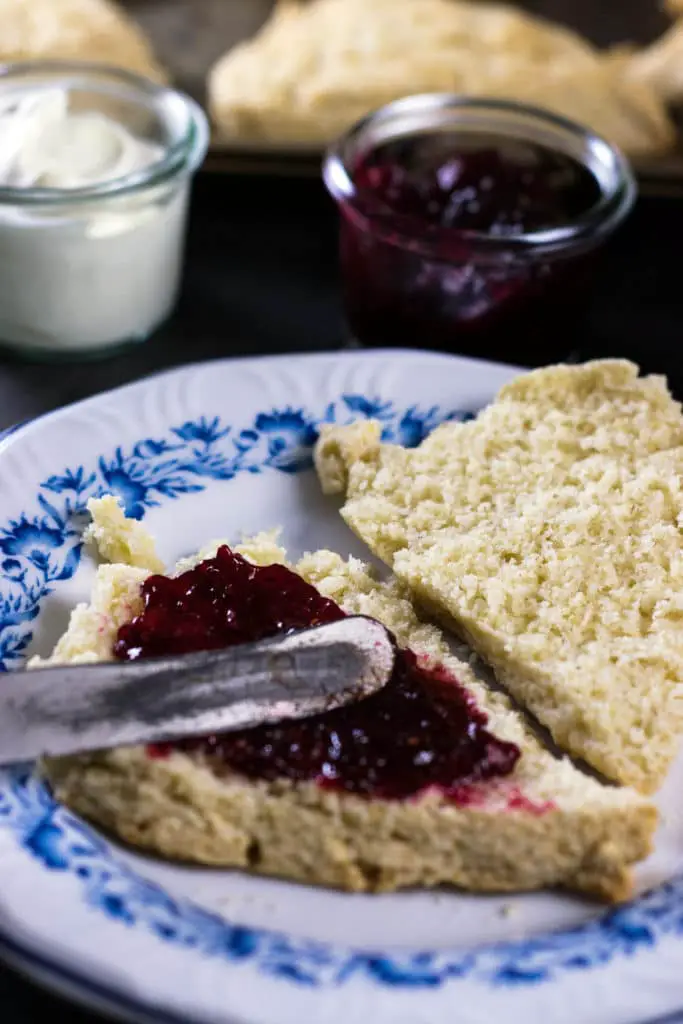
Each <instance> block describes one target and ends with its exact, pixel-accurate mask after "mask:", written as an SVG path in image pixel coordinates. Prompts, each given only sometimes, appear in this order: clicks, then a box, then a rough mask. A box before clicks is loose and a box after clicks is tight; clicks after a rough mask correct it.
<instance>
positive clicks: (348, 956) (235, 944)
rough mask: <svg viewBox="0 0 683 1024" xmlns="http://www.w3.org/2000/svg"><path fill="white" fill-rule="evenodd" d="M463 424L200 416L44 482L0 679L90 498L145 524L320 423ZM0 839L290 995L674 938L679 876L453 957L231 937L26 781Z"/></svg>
mask: <svg viewBox="0 0 683 1024" xmlns="http://www.w3.org/2000/svg"><path fill="white" fill-rule="evenodd" d="M470 415H471V413H469V412H467V413H463V412H457V411H456V412H448V413H443V412H442V411H441V410H439V409H438V408H437V407H432V408H429V409H427V410H420V409H419V408H417V407H416V406H412V407H410V408H408V409H405V410H397V409H396V408H395V406H394V404H393V403H391V402H389V401H382V400H380V399H377V398H368V397H366V396H363V395H344V396H343V397H342V399H340V401H339V402H336V403H333V404H331V405H329V406H328V407H327V408H326V409H325V410H324V412H323V414H322V415H320V416H314V415H312V414H310V413H308V412H306V411H305V410H303V409H292V408H286V409H282V410H273V411H270V412H262V413H259V414H258V415H257V416H256V417H255V418H254V421H253V423H251V424H250V425H249V426H247V427H244V428H242V429H237V428H234V427H232V426H230V425H227V424H224V423H223V421H222V420H221V419H220V418H219V417H217V416H216V417H213V418H205V417H202V418H200V419H198V420H196V421H191V422H186V423H182V424H181V425H180V426H177V427H174V428H172V429H171V430H170V431H169V432H168V433H167V435H166V436H165V437H155V438H145V439H143V440H140V441H139V442H138V443H137V444H135V445H134V446H132V448H131V449H130V450H127V451H124V450H123V449H122V448H117V449H116V450H115V451H114V453H113V454H110V455H108V456H104V455H103V456H102V457H100V459H99V460H98V462H97V465H96V466H95V467H91V468H88V469H86V468H85V467H84V466H78V467H73V468H70V469H65V470H64V471H63V472H62V473H59V474H56V475H53V476H50V477H49V478H48V479H47V480H45V481H44V483H43V484H42V486H41V488H40V491H39V493H38V495H37V499H36V508H35V509H34V510H32V511H31V512H25V513H22V514H21V515H20V516H18V517H17V518H15V519H13V520H11V521H9V522H8V523H7V524H6V525H5V526H4V527H2V528H0V573H1V574H2V575H1V577H0V579H1V581H2V586H1V587H0V670H7V669H9V668H12V667H15V666H17V665H18V664H19V663H20V662H21V659H22V657H23V654H24V652H25V649H26V647H27V645H28V643H29V642H30V639H31V623H32V622H33V620H34V619H35V618H36V616H37V614H38V612H39V609H40V605H41V602H42V600H43V599H44V598H45V597H46V596H47V595H48V594H49V593H50V592H51V591H52V590H53V588H54V585H55V584H57V583H58V582H59V581H61V580H66V579H68V578H70V577H71V576H73V574H74V573H75V572H76V569H77V568H78V565H79V562H80V556H81V540H80V537H81V532H82V520H83V512H84V510H85V505H86V502H87V500H88V499H89V498H90V497H93V496H97V495H100V494H102V493H105V492H114V493H116V494H117V495H118V496H119V497H120V498H121V500H122V502H123V504H124V506H125V509H126V512H127V513H128V515H131V516H134V517H136V518H142V517H143V516H144V515H145V512H146V511H147V509H149V508H152V507H154V506H157V505H159V504H161V503H162V502H164V501H168V500H172V499H177V498H179V497H181V496H182V495H185V494H190V493H193V492H197V491H201V490H202V489H203V488H204V487H205V486H206V485H207V482H208V481H210V480H213V481H220V480H226V481H227V480H231V479H233V478H234V477H235V476H236V475H237V474H238V473H261V472H263V471H265V470H275V471H278V472H283V473H296V472H299V471H301V470H304V469H307V468H309V467H310V465H311V447H312V444H313V442H314V441H315V439H316V437H317V434H318V429H319V427H320V424H321V423H325V422H348V421H350V420H352V419H357V418H359V417H373V418H375V419H378V420H380V422H381V423H382V427H383V437H384V439H385V440H394V441H397V442H399V443H401V444H403V445H405V446H414V445H416V444H418V443H419V442H420V441H421V440H422V439H423V437H425V436H426V435H427V434H428V433H429V431H430V430H432V429H433V428H434V427H435V426H436V425H437V424H438V423H439V422H443V421H444V420H447V419H448V420H452V419H466V418H469V417H470ZM0 827H3V828H5V829H9V830H10V832H11V834H12V835H13V836H14V837H15V839H16V841H17V842H18V843H19V844H20V846H21V847H22V848H23V849H24V850H25V851H27V852H28V853H29V854H30V855H31V857H33V858H35V859H36V860H37V861H39V862H40V863H41V865H43V866H44V867H45V868H46V869H47V870H49V871H51V872H64V873H68V874H69V875H71V876H73V877H74V878H76V879H77V880H78V881H79V882H80V884H81V887H82V894H83V898H84V899H85V901H86V903H87V904H88V905H89V906H90V907H92V908H93V909H94V910H96V911H98V912H99V913H102V914H104V915H106V917H107V918H109V919H111V920H114V921H117V922H120V923H121V925H123V926H128V927H132V926H138V927H143V928H145V929H147V930H148V931H149V932H151V933H152V934H153V935H155V936H157V937H158V939H159V940H160V941H162V942H164V943H170V944H172V945H175V946H180V947H183V948H187V949H192V950H196V951H198V952H200V953H202V954H203V955H205V956H211V957H220V958H222V959H224V960H228V961H231V962H244V961H250V962H252V963H255V964H256V965H257V967H258V969H259V970H260V971H262V972H263V973H264V974H266V975H269V976H271V977H277V978H280V979H283V980H287V981H289V982H292V983H295V984H296V985H299V986H307V987H318V988H319V987H323V986H339V985H341V984H343V983H344V982H346V981H348V980H349V979H350V978H352V977H354V976H356V975H358V974H362V975H364V976H365V977H366V978H367V979H369V980H371V981H372V982H374V983H376V984H380V985H384V986H391V987H413V988H415V987H417V988H420V987H423V988H434V987H438V986H441V985H442V984H444V983H445V982H447V981H453V980H457V979H463V978H470V979H473V980H476V981H479V982H482V983H484V984H487V985H493V986H528V985H537V984H539V983H541V982H546V981H549V980H552V979H553V978H555V977H556V976H557V975H558V973H560V972H566V971H572V972H576V971H582V970H585V969H588V968H593V967H596V966H599V965H604V964H606V963H608V962H609V961H611V960H613V959H614V958H615V957H629V956H631V955H633V954H634V953H636V952H638V951H640V950H642V949H647V948H651V947H653V946H654V945H655V944H656V943H657V941H658V940H659V939H660V938H662V937H664V936H667V935H677V936H678V935H682V934H683V878H677V879H674V880H673V881H671V882H669V883H667V884H666V885H663V886H660V887H659V888H657V889H656V890H654V891H653V892H651V893H650V894H648V895H646V896H645V897H643V898H641V899H639V900H638V901H637V902H635V903H632V904H628V905H626V906H623V907H620V908H617V909H615V910H613V911H611V912H609V913H607V914H605V915H604V916H603V917H602V918H601V919H599V920H597V921H592V922H591V923H589V924H587V925H583V926H579V927H576V928H572V929H568V930H564V931H562V932H558V933H555V934H550V935H543V936H540V937H538V938H533V939H526V940H523V941H518V942H509V943H505V944H498V945H493V946H484V947H481V948H479V949H475V950H468V951H463V952H430V951H424V952H421V953H405V954H403V953H391V954H388V953H384V952H381V953H380V952H378V953H372V952H364V951H358V950H349V949H347V948H343V947H337V946H333V945H328V944H325V943H321V942H314V941H306V940H299V939H293V938H291V937H289V936H287V935H285V934H281V933H276V932H272V931H268V930H265V929H259V928H251V927H244V926H240V925H233V924H230V923H229V922H227V921H226V920H224V919H223V918H221V917H219V916H217V915H214V914H211V913H209V912H208V911H206V910H203V909H202V908H200V907H197V906H195V905H194V904H192V903H191V902H189V901H185V900H176V899H175V898H173V897H172V896H170V895H169V894H168V893H167V892H166V891H165V890H164V889H163V888H162V887H160V886H158V885H156V884H155V883H153V882H150V881H148V880H146V879H144V878H142V877H141V876H140V875H139V874H137V873H136V872H135V871H133V870H132V869H131V868H129V867H128V866H127V865H125V864H124V863H123V862H122V861H121V860H120V859H119V858H118V857H117V856H116V853H115V852H114V851H113V850H112V848H111V847H110V846H109V844H108V843H107V842H106V841H105V840H104V839H102V838H101V837H100V836H99V835H98V834H97V833H96V832H94V831H93V830H92V829H90V828H89V827H88V826H87V825H85V824H84V823H83V822H82V821H80V820H79V819H77V818H75V817H74V816H73V815H71V814H70V813H69V812H68V811H66V810H65V809H64V808H63V807H61V806H59V805H58V804H57V803H55V801H54V800H53V799H52V797H51V795H50V793H49V792H48V790H47V789H46V787H45V786H44V785H43V784H42V783H41V782H40V781H39V780H37V779H36V777H35V776H34V775H33V774H32V773H31V772H30V771H29V770H26V769H23V770H22V769H20V768H17V769H15V770H12V771H9V772H4V773H2V775H0Z"/></svg>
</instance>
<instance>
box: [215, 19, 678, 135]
mask: <svg viewBox="0 0 683 1024" xmlns="http://www.w3.org/2000/svg"><path fill="white" fill-rule="evenodd" d="M662 45H664V44H662ZM658 46H659V44H658ZM665 50H666V52H662V48H661V46H660V47H659V48H658V49H656V48H653V49H652V53H651V54H650V51H639V52H637V53H633V52H631V51H628V52H624V53H621V54H620V56H619V58H618V59H617V58H616V57H615V56H614V55H612V54H606V53H602V52H600V51H598V50H597V49H596V48H595V47H593V46H592V45H591V44H590V43H589V42H587V41H586V40H584V39H582V38H581V37H580V36H579V35H577V34H576V33H575V32H572V31H570V30H569V29H566V28H564V27H562V26H560V25H556V24H554V23H552V22H550V21H548V20H546V19H543V18H540V17H536V16H533V15H530V14H527V13H525V12H523V11H521V10H519V9H518V8H515V7H513V6H509V5H504V4H498V3H480V2H468V0H373V2H372V3H368V2H367V0H311V2H308V0H301V2H281V3H279V4H277V6H276V8H275V11H274V13H273V15H272V17H271V19H270V21H268V22H267V24H266V25H265V27H264V28H263V29H262V30H261V32H260V33H258V34H257V35H256V36H255V37H254V38H253V39H251V40H249V41H247V42H245V43H242V44H240V45H239V46H237V47H235V48H234V49H232V50H230V51H229V52H228V53H227V54H226V55H225V56H224V57H223V58H221V60H219V61H218V63H217V64H216V65H215V66H214V68H213V69H212V71H211V73H210V76H209V81H208V91H209V103H210V110H211V114H212V117H213V120H214V122H215V125H216V128H217V130H218V132H219V135H220V136H222V137H223V138H226V139H251V140H259V139H261V140H267V141H271V142H279V143H283V142H303V143H311V144H323V143H325V142H328V141H330V140H331V139H332V138H334V137H335V136H337V135H339V134H341V133H342V132H343V131H345V130H346V129H347V128H348V127H349V126H350V125H351V124H353V123H354V122H355V121H356V120H358V119H359V118H361V117H363V116H364V115H365V114H367V113H368V112H369V111H371V110H374V109H376V108H378V107H380V106H382V105H383V104H385V103H388V102H390V101H391V100H395V99H398V98H399V97H401V96H405V95H407V94H410V93H421V92H424V93H426V92H451V93H459V94H461V95H479V96H488V97H493V98H495V97H498V98H503V99H513V100H518V101H520V102H527V103H532V104H541V105H543V106H544V107H546V108H547V109H549V110H551V111H553V112H554V113H557V114H562V115H564V116H566V117H569V118H572V119H573V120H575V121H578V122H580V123H583V124H585V125H587V126H588V127H590V128H592V129H593V130H594V131H596V132H598V133H600V134H602V135H604V136H606V137H607V138H608V139H610V140H611V141H612V142H614V143H616V144H618V145H619V146H621V147H622V148H623V149H624V150H625V151H627V152H628V153H630V154H641V153H655V152H661V151H663V150H666V149H669V148H671V147H672V146H673V145H674V143H675V140H676V132H675V129H674V127H673V124H672V123H671V121H670V118H669V116H668V114H667V112H666V109H665V106H664V103H663V100H662V96H664V97H665V98H666V100H671V99H675V98H678V96H680V92H679V93H678V96H676V95H675V91H676V84H677V83H678V85H680V84H681V83H680V71H679V69H678V67H677V65H676V60H675V56H676V54H680V50H681V46H680V43H679V42H676V43H675V44H672V43H671V42H667V43H666V47H665ZM636 56H637V57H638V58H639V59H640V58H642V60H640V63H639V64H638V65H637V67H636V68H635V70H633V69H632V67H631V61H632V59H634V58H635V57H636Z"/></svg>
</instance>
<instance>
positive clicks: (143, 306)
mask: <svg viewBox="0 0 683 1024" xmlns="http://www.w3.org/2000/svg"><path fill="white" fill-rule="evenodd" d="M23 67H24V68H26V67H27V66H23ZM21 71H22V68H21V66H18V67H17V69H16V72H15V73H13V71H12V69H10V72H9V74H8V75H6V76H5V75H3V76H0V342H1V343H4V344H5V345H10V346H11V347H13V348H14V349H17V350H21V351H24V352H26V353H27V354H34V355H37V356H40V355H48V356H49V355H59V354H60V353H61V354H69V353H71V354H74V355H75V354H78V353H79V352H84V351H86V350H89V351H95V350H101V349H106V348H108V347H110V346H117V345H120V344H123V343H126V342H130V341H135V340H141V339H144V338H145V337H147V336H148V335H149V334H150V333H151V331H153V330H154V328H155V327H156V326H158V324H159V323H161V322H162V321H163V320H164V319H165V318H166V317H167V316H168V314H169V313H170V311H171V309H172V307H173V305H174V302H175V299H176V296H177V293H178V286H179V279H180V273H181V270H182V255H183V249H184V233H185V217H186V207H187V196H188V185H189V180H190V173H191V172H192V171H193V170H194V169H195V168H196V166H197V163H198V162H199V160H201V158H202V157H203V155H204V152H205V149H206V136H207V129H206V121H205V119H204V118H203V115H202V114H201V112H200V111H199V110H198V108H196V106H195V105H194V104H193V103H192V101H191V100H189V99H187V98H186V97H183V96H182V95H181V94H180V93H175V92H173V91H172V90H168V89H161V88H159V87H158V86H155V85H152V83H147V82H144V81H143V80H140V79H136V78H134V77H133V76H130V75H128V74H127V73H124V72H121V73H119V72H115V71H110V70H107V69H84V68H80V67H79V66H77V65H74V66H71V67H70V68H69V69H68V73H66V74H65V71H64V68H63V67H61V66H59V67H55V69H54V70H53V73H52V74H51V75H49V76H48V78H47V80H46V74H45V72H44V70H43V69H39V68H38V66H36V68H35V69H29V74H28V77H29V81H25V80H24V79H25V77H26V72H24V75H23V76H22V74H21ZM31 71H33V76H34V77H33V79H31V73H30V72H31ZM60 71H61V76H60V73H59V72H60ZM183 114H184V115H185V118H184V122H185V123H183ZM126 121H128V122H130V123H128V124H127V123H126ZM140 126H143V129H146V131H147V133H148V136H151V137H145V134H143V131H141V130H140ZM188 129H189V131H188ZM174 133H175V134H176V135H177V136H178V137H177V138H175V139H174V137H173V136H174ZM184 143H185V151H184V149H183V144H184Z"/></svg>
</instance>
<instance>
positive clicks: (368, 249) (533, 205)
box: [323, 94, 636, 362]
mask: <svg viewBox="0 0 683 1024" xmlns="http://www.w3.org/2000/svg"><path fill="white" fill-rule="evenodd" d="M323 178H324V181H325V184H326V186H327V189H328V191H329V192H330V193H331V195H332V196H333V197H334V199H335V200H336V202H337V204H338V207H339V211H340V260H341V274H342V286H343V292H344V300H345V306H346V312H347V318H348V321H349V324H350V327H351V330H352V332H353V334H354V336H355V338H356V339H357V340H358V341H359V342H360V343H361V344H365V345H372V346H375V345H380V346H409V347H414V348H437V349H445V350H448V351H453V352H468V353H473V354H481V355H484V354H486V355H489V356H492V357H494V358H502V359H507V360H508V361H520V362H523V361H524V354H525V353H528V351H529V349H530V348H531V347H533V346H538V345H541V346H544V348H542V349H541V352H543V351H545V352H548V348H549V343H552V344H553V345H554V346H556V347H557V348H558V350H559V349H561V347H562V345H563V344H564V345H567V344H569V337H568V335H569V334H570V333H571V331H572V330H573V329H574V325H575V324H576V317H577V314H578V313H579V311H580V309H581V308H582V306H581V300H583V299H585V297H586V294H587V288H586V286H587V284H589V283H590V282H591V280H592V277H593V275H594V267H593V257H594V255H595V254H596V253H597V251H598V249H599V247H600V246H601V245H602V243H603V242H604V241H605V240H606V238H607V237H608V236H609V235H610V234H611V233H612V232H613V231H614V230H615V228H616V227H617V226H618V225H619V224H620V223H621V221H622V220H623V219H624V217H625V216H626V214H627V213H628V212H629V210H630V209H631V207H632V205H633V202H634V199H635V195H636V186H635V182H634V178H633V175H632V173H631V171H630V169H629V165H628V163H627V162H626V160H625V158H624V157H623V156H622V155H621V154H620V153H619V152H618V151H617V150H616V149H615V148H614V147H613V146H611V145H610V144H609V143H608V142H606V141H605V140H604V139H602V138H599V137H598V136H596V135H593V134H592V133H591V132H590V131H588V130H586V129H584V128H582V127H580V126H579V125H576V124H573V123H572V122H570V121H567V120H565V119H564V118H561V117H556V116H554V115H552V114H549V113H546V112H544V111H541V110H537V109H535V108H532V107H527V106H522V105H519V104H516V103H509V102H504V101H500V102H499V101H488V100H482V99H468V98H463V97H457V96H450V95H439V94H434V95H421V96H410V97H407V98H405V99H402V100H398V101H397V102H394V103H391V104H389V105H388V106H386V107H383V108H382V109H380V110H379V111H377V112H376V113H373V114H371V115H369V116H368V117H366V118H364V119H363V120H361V121H360V122H359V123H358V124H356V125H355V126H354V127H353V128H351V130H350V131H349V132H348V133H347V134H346V135H344V136H343V137H342V138H341V139H340V140H339V141H337V142H336V143H335V144H333V145H332V146H331V148H330V149H329V150H328V152H327V154H326V157H325V160H324V165H323ZM513 331H515V332H516V333H515V337H514V339H513V338H512V332H513ZM561 338H563V339H564V340H560V339H561ZM528 361H533V360H532V358H530V359H529V360H528Z"/></svg>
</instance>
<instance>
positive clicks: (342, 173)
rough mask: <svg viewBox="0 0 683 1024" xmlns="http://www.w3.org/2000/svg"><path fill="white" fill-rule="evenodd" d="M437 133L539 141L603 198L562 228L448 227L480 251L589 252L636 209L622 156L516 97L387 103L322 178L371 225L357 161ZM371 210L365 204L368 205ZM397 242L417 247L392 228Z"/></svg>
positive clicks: (329, 155) (424, 96)
mask: <svg viewBox="0 0 683 1024" xmlns="http://www.w3.org/2000/svg"><path fill="white" fill-rule="evenodd" d="M430 129H433V130H439V131H442V132H444V134H448V132H449V131H451V132H453V134H457V132H459V131H462V130H468V131H476V132H481V133H482V134H484V133H496V134H503V135H506V136H507V137H509V138H511V139H518V140H523V141H527V142H536V143H538V144H540V145H543V146H545V147H546V148H549V149H554V150H555V151H560V152H562V153H564V154H565V155H567V156H570V157H572V158H573V159H575V160H576V161H577V162H578V163H579V164H581V166H583V167H584V168H585V169H586V170H588V171H589V172H590V173H591V174H592V176H593V177H594V178H595V180H596V182H597V184H598V186H599V188H600V198H599V199H598V200H597V201H596V203H595V204H593V206H591V207H590V208H589V209H588V210H586V211H585V212H584V213H583V214H582V215H581V216H580V217H578V218H576V219H575V220H574V221H572V222H570V223H568V224H567V225H563V226H561V227H558V228H551V229H546V230H542V231H534V232H520V233H518V234H506V235H504V236H500V235H498V236H495V235H490V234H487V233H486V232H485V231H476V230H469V229H468V230H466V229H459V228H457V227H456V228H447V229H446V228H444V229H442V230H444V231H446V230H447V231H449V233H451V235H453V234H456V235H457V236H458V237H461V238H462V239H463V241H464V240H467V242H468V243H469V244H470V245H472V246H473V247H475V248H479V249H480V250H481V251H482V252H488V253H490V254H491V255H494V254H495V253H500V252H503V251H504V252H506V253H508V254H511V253H517V254H518V255H520V256H521V255H523V254H525V253H526V254H528V255H531V254H533V255H541V254H542V255H551V254H553V253H560V252H562V253H565V252H566V251H567V250H571V251H575V250H577V249H591V248H594V247H595V246H596V245H598V244H599V243H600V242H601V241H602V240H603V239H604V238H606V237H607V236H608V235H609V234H611V233H612V231H614V230H615V228H616V227H617V226H618V225H619V224H620V223H621V221H622V220H623V219H624V218H625V217H626V215H627V214H628V213H629V211H630V210H631V208H632V206H633V204H634V202H635V199H636V195H637V185H636V181H635V177H634V175H633V172H632V171H631V167H630V164H629V162H628V160H627V159H626V157H625V156H624V155H623V154H622V153H621V151H620V150H619V149H618V148H617V147H616V146H614V145H612V144H611V143H610V142H608V141H607V140H606V139H604V138H602V136H600V135H597V134H596V133H594V132H592V131H591V130H590V129H588V128H584V127H582V126H581V125H579V124H577V123H575V122H574V121H571V120H569V119H568V118H565V117H562V116H560V115H559V114H553V113H551V112H549V111H547V110H543V109H541V108H539V107H536V106H532V105H530V104H522V103H516V102H514V101H511V100H498V99H487V98H485V97H469V96H458V95H455V94H450V93H420V94H416V95H413V96H406V97H404V98H402V99H399V100H395V101H394V102H392V103H388V104H387V105H386V106H384V107H380V108H379V109H378V110H376V111H374V112H373V113H370V114H368V115H367V116H366V117H364V118H361V120H359V121H357V122H356V124H354V125H353V126H352V127H351V128H350V129H349V131H348V132H346V133H345V134H344V135H342V136H341V137H340V138H338V139H337V140H336V141H335V142H333V143H332V144H331V145H330V146H329V148H328V149H327V151H326V153H325V157H324V160H323V181H324V183H325V186H326V187H327V190H328V192H329V193H330V194H331V195H332V197H333V198H334V199H335V200H336V201H337V203H339V204H342V205H345V206H347V207H350V208H352V209H353V211H354V214H355V215H356V216H358V217H361V218H363V219H365V220H368V221H370V219H371V217H370V216H368V215H367V214H366V213H365V212H362V211H361V210H360V209H358V206H357V203H358V198H359V195H358V191H357V189H356V187H355V184H354V181H353V170H352V164H353V161H354V159H355V158H356V157H358V156H359V155H360V154H363V153H367V152H371V151H372V149H374V148H375V147H376V146H378V145H380V144H382V143H384V142H388V141H391V140H393V139H397V138H408V137H410V136H411V135H416V134H420V133H424V132H425V131H429V130H430ZM365 208H367V204H365ZM392 241H393V243H394V244H395V245H398V246H404V245H405V246H406V247H410V248H412V249H414V248H415V245H416V241H415V238H414V236H410V235H408V234H406V233H404V232H402V231H401V230H400V229H398V230H392Z"/></svg>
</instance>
